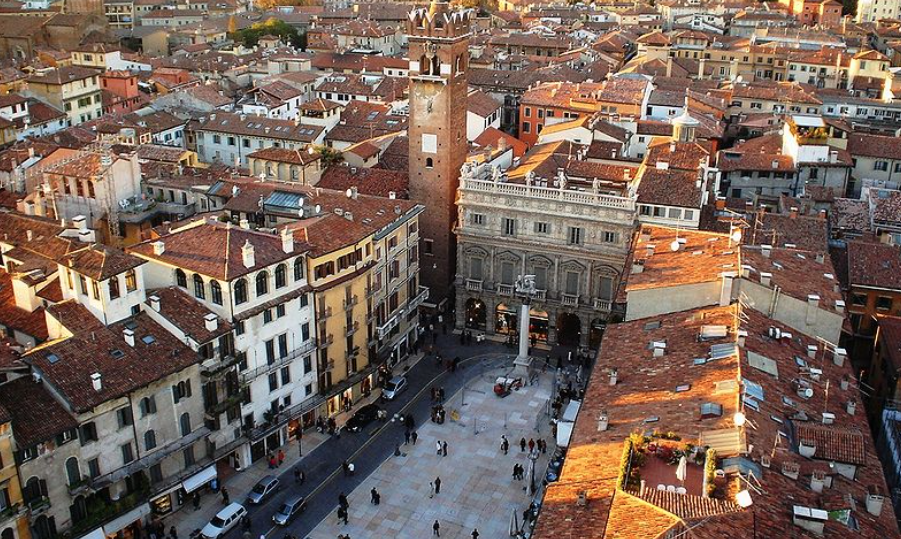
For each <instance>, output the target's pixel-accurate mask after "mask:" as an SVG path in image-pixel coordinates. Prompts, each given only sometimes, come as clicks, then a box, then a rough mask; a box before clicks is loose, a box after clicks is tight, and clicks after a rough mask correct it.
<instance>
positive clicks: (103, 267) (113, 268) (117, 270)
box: [60, 243, 146, 281]
mask: <svg viewBox="0 0 901 539" xmlns="http://www.w3.org/2000/svg"><path fill="white" fill-rule="evenodd" d="M144 262H146V261H145V260H143V259H140V258H137V257H135V256H131V255H129V254H127V253H123V252H122V251H120V250H118V249H113V248H110V247H107V246H105V245H102V244H99V243H95V244H93V245H89V246H87V247H82V248H81V249H77V250H75V251H72V252H70V253H69V254H67V255H66V256H64V257H63V258H62V259H61V260H60V263H61V264H63V265H65V266H67V267H69V268H72V269H73V270H75V271H76V272H78V273H80V274H82V275H84V276H86V277H88V278H90V279H92V280H94V281H105V280H107V279H109V278H110V277H112V276H114V275H119V274H121V273H125V272H126V271H128V270H130V269H134V268H136V267H138V266H140V265H141V264H143V263H144Z"/></svg>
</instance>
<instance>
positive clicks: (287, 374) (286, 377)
mask: <svg viewBox="0 0 901 539" xmlns="http://www.w3.org/2000/svg"><path fill="white" fill-rule="evenodd" d="M290 383H291V366H290V365H288V366H286V367H282V385H283V386H284V385H288V384H290Z"/></svg>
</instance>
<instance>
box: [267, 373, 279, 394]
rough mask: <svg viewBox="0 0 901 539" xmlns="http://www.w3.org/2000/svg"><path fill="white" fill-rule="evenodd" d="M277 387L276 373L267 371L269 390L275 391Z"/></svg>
mask: <svg viewBox="0 0 901 539" xmlns="http://www.w3.org/2000/svg"><path fill="white" fill-rule="evenodd" d="M276 389H278V373H274V372H270V373H269V391H270V392H272V391H275V390H276Z"/></svg>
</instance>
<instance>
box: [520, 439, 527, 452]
mask: <svg viewBox="0 0 901 539" xmlns="http://www.w3.org/2000/svg"><path fill="white" fill-rule="evenodd" d="M519 450H520V451H525V450H526V439H525V438H521V439H520V440H519Z"/></svg>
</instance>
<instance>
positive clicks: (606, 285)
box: [598, 276, 613, 301]
mask: <svg viewBox="0 0 901 539" xmlns="http://www.w3.org/2000/svg"><path fill="white" fill-rule="evenodd" d="M598 297H599V298H600V299H603V300H608V301H609V300H611V299H613V277H607V276H602V277H601V279H600V281H599V282H598Z"/></svg>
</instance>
